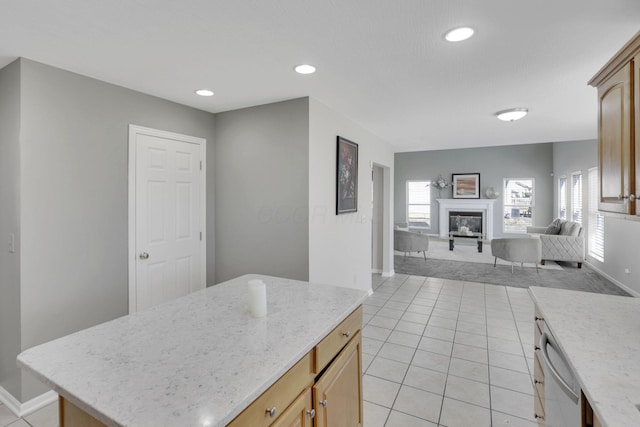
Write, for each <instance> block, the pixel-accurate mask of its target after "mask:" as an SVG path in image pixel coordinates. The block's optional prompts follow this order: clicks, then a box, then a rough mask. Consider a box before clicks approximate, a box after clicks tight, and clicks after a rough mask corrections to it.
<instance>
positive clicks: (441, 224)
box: [437, 199, 497, 240]
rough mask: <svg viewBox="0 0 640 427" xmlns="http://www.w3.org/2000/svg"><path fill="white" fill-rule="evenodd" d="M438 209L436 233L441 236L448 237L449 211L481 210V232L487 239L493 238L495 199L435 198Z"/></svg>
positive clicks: (466, 211)
mask: <svg viewBox="0 0 640 427" xmlns="http://www.w3.org/2000/svg"><path fill="white" fill-rule="evenodd" d="M437 200H438V204H439V205H440V206H439V209H438V220H437V224H438V235H439V236H440V237H441V238H448V237H449V226H450V224H449V212H451V211H454V212H462V213H464V214H469V213H470V212H475V213H477V212H481V213H482V220H481V221H480V222H481V224H482V234H483V235H484V238H485V239H487V240H491V239H493V222H494V218H493V204H494V203H495V202H496V200H497V199H437Z"/></svg>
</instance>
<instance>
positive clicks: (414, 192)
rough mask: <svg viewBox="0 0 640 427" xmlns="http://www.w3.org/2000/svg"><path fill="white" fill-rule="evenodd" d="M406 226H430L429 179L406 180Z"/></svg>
mask: <svg viewBox="0 0 640 427" xmlns="http://www.w3.org/2000/svg"><path fill="white" fill-rule="evenodd" d="M407 227H412V228H427V229H430V228H431V181H407Z"/></svg>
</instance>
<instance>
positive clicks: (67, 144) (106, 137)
mask: <svg viewBox="0 0 640 427" xmlns="http://www.w3.org/2000/svg"><path fill="white" fill-rule="evenodd" d="M21 67H22V76H21V78H22V93H21V102H22V128H21V136H20V144H21V165H22V171H21V180H22V181H21V194H20V198H21V229H22V236H21V244H22V252H21V262H22V267H21V278H20V279H21V299H22V307H21V309H22V325H21V327H22V331H21V333H22V348H23V349H25V348H28V347H31V346H33V345H36V344H39V343H42V342H44V341H48V340H51V339H53V338H57V337H60V336H63V335H66V334H68V333H70V332H74V331H77V330H79V329H83V328H86V327H89V326H92V325H95V324H98V323H101V322H104V321H106V320H110V319H113V318H115V317H118V316H122V315H124V314H126V313H127V311H128V283H127V271H128V270H127V269H128V264H127V245H128V236H127V233H128V231H127V224H128V218H127V215H128V210H127V193H128V183H127V175H128V171H127V168H128V160H127V156H128V126H129V124H137V125H141V126H146V127H151V128H157V129H162V130H167V131H172V132H177V133H182V134H186V135H192V136H198V137H203V138H206V139H207V141H208V147H207V162H208V171H207V172H208V176H207V183H208V188H207V193H208V194H207V206H208V207H209V208H210V210H209V211H208V212H207V229H208V237H209V241H208V247H207V251H208V258H209V259H208V262H207V265H208V276H209V277H208V282H209V283H211V282H212V275H213V265H214V264H213V262H214V261H213V256H214V248H213V234H212V233H213V230H214V216H213V213H214V211H213V209H212V207H213V197H214V194H213V190H214V188H213V172H214V170H213V164H214V158H215V157H214V149H213V141H214V121H215V120H214V117H213V115H212V114H210V113H206V112H203V111H200V110H196V109H193V108H189V107H185V106H182V105H179V104H175V103H172V102H169V101H165V100H162V99H159V98H155V97H152V96H148V95H144V94H142V93H139V92H134V91H131V90H128V89H125V88H122V87H118V86H115V85H111V84H108V83H104V82H101V81H97V80H95V79H91V78H88V77H84V76H80V75H77V74H73V73H70V72H67V71H63V70H60V69H56V68H53V67H50V66H47V65H43V64H40V63H36V62H33V61H29V60H24V59H23V60H21ZM3 240H4V238H3ZM2 298H4V295H3V296H2ZM3 344H4V342H3ZM27 382H28V380H27ZM39 392H41V390H37V387H36V386H28V387H25V389H24V390H23V392H22V399H23V401H24V400H28V399H30V398H32V397H33V396H35V395H36V394H38V393H39Z"/></svg>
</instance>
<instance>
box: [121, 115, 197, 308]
mask: <svg viewBox="0 0 640 427" xmlns="http://www.w3.org/2000/svg"><path fill="white" fill-rule="evenodd" d="M138 135H149V136H154V137H158V138H167V139H175V140H178V141H182V142H187V143H191V144H197V145H199V146H200V148H201V150H202V174H201V175H200V179H201V182H200V189H201V190H200V197H201V203H200V214H201V215H202V240H201V242H200V255H201V257H202V262H201V263H200V264H201V267H200V268H201V274H202V280H203V281H204V286H205V287H206V286H207V203H206V202H207V201H206V194H207V191H206V183H207V179H206V177H207V140H206V139H204V138H200V137H196V136H189V135H182V134H179V133H174V132H168V131H164V130H159V129H152V128H147V127H143V126H138V125H133V124H129V142H128V144H129V177H128V185H129V190H128V194H129V198H128V203H129V208H128V209H129V214H128V223H129V231H128V233H129V251H128V256H129V258H128V259H129V261H128V267H129V286H128V287H129V314H131V313H134V312H135V311H136V303H137V300H136V291H137V283H136V260H137V254H136V180H135V178H136V172H137V170H136V161H137V159H136V137H137V136H138Z"/></svg>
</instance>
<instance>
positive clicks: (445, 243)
mask: <svg viewBox="0 0 640 427" xmlns="http://www.w3.org/2000/svg"><path fill="white" fill-rule="evenodd" d="M465 240H466V241H465ZM395 254H396V255H404V254H403V253H402V252H395ZM406 256H412V257H415V258H422V259H424V255H423V254H422V253H418V252H410V253H407V254H406ZM427 258H436V259H443V260H447V261H462V262H473V263H483V264H491V265H492V266H493V262H494V261H495V258H494V257H493V255H492V254H491V244H490V243H489V242H485V243H484V245H483V251H482V253H479V252H478V245H477V241H475V240H471V239H458V240H457V241H456V242H455V247H454V250H452V251H451V250H449V239H441V238H439V237H430V238H429V250H428V251H427ZM497 263H498V265H508V266H510V265H511V262H510V261H505V260H503V259H500V258H498V259H497ZM524 267H526V268H533V269H535V268H536V265H535V264H533V263H528V262H527V263H524ZM538 267H539V268H542V269H545V270H562V267H560V266H559V265H558V264H556V263H555V262H553V261H548V262H547V263H546V264H545V265H539V266H538Z"/></svg>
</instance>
